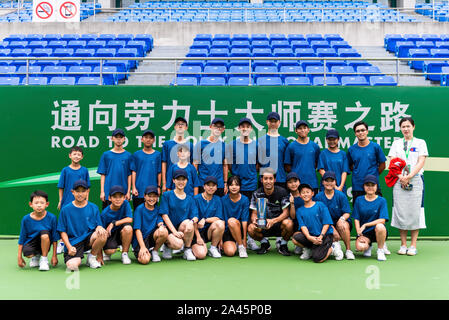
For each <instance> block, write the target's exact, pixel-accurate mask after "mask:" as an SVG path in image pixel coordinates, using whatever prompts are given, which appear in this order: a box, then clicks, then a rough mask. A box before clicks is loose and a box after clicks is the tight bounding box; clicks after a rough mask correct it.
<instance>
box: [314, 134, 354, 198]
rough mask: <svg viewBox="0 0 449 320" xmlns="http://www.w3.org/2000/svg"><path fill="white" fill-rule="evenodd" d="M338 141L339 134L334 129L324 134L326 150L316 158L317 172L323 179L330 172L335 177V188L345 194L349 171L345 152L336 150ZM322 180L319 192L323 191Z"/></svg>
mask: <svg viewBox="0 0 449 320" xmlns="http://www.w3.org/2000/svg"><path fill="white" fill-rule="evenodd" d="M339 141H340V134H339V133H338V131H337V130H335V129H330V130H328V131H327V132H326V142H327V146H328V147H327V149H324V150H323V151H321V153H320V157H319V158H318V166H317V168H318V171H319V173H320V175H321V177H323V175H324V173H325V172H327V171H332V172H334V173H335V176H336V179H337V180H336V185H335V188H336V189H337V190H339V191H342V192H343V193H345V194H346V186H345V183H346V177H347V175H348V173H350V170H349V164H348V157H347V155H346V152H344V151H342V150H340V149H339V148H338V142H339ZM323 180H324V178H322V180H321V191H323V190H324V186H323Z"/></svg>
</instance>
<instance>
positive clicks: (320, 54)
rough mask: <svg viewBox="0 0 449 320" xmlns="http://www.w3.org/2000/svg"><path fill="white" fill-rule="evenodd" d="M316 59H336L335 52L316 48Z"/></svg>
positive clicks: (329, 49) (331, 49) (330, 49)
mask: <svg viewBox="0 0 449 320" xmlns="http://www.w3.org/2000/svg"><path fill="white" fill-rule="evenodd" d="M316 55H317V56H318V57H328V58H329V57H338V54H337V51H335V49H333V48H318V49H316Z"/></svg>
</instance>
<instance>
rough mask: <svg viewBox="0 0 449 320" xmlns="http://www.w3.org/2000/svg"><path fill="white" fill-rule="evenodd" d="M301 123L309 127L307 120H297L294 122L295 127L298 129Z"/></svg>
mask: <svg viewBox="0 0 449 320" xmlns="http://www.w3.org/2000/svg"><path fill="white" fill-rule="evenodd" d="M302 125H305V126H306V127H307V128H308V127H309V124H308V123H307V121H304V120H299V121H298V122H296V129H298V128H299V127H300V126H302Z"/></svg>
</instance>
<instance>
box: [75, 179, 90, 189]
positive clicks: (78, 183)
mask: <svg viewBox="0 0 449 320" xmlns="http://www.w3.org/2000/svg"><path fill="white" fill-rule="evenodd" d="M78 187H83V188H84V189H89V186H88V184H87V182H86V181H85V180H76V181H75V182H74V183H73V190H75V189H76V188H78Z"/></svg>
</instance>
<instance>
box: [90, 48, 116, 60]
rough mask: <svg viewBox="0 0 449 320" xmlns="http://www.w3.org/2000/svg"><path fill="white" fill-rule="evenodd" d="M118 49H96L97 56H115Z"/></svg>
mask: <svg viewBox="0 0 449 320" xmlns="http://www.w3.org/2000/svg"><path fill="white" fill-rule="evenodd" d="M116 53H117V49H114V48H100V49H97V51H95V55H94V56H95V57H102V58H105V57H115V55H116Z"/></svg>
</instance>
